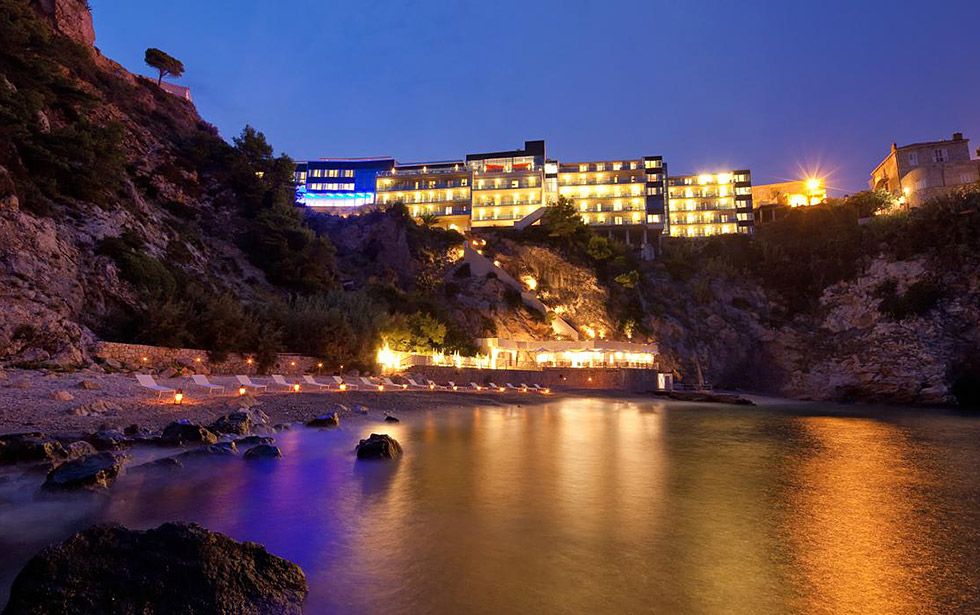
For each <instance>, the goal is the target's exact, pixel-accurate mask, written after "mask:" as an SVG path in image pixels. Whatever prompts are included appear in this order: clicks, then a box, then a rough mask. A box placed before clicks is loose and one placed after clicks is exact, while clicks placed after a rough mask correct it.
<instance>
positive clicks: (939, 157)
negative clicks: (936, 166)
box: [932, 147, 949, 162]
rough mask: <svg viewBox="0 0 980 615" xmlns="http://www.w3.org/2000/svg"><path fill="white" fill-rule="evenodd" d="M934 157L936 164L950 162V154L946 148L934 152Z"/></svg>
mask: <svg viewBox="0 0 980 615" xmlns="http://www.w3.org/2000/svg"><path fill="white" fill-rule="evenodd" d="M932 156H933V159H934V160H935V161H936V162H946V161H947V160H949V153H948V152H947V151H946V148H945V147H942V148H939V149H937V150H933V152H932Z"/></svg>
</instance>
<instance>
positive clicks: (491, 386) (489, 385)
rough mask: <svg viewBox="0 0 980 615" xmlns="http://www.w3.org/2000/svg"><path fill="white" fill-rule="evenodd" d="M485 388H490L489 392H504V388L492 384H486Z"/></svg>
mask: <svg viewBox="0 0 980 615" xmlns="http://www.w3.org/2000/svg"><path fill="white" fill-rule="evenodd" d="M487 386H488V387H489V388H490V390H491V391H503V390H504V387H501V386H497V385H496V384H494V383H492V382H488V383H487Z"/></svg>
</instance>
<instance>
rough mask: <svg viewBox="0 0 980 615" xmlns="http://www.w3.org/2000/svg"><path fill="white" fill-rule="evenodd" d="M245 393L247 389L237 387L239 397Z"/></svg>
mask: <svg viewBox="0 0 980 615" xmlns="http://www.w3.org/2000/svg"><path fill="white" fill-rule="evenodd" d="M246 393H248V389H246V388H245V387H238V395H239V397H241V396H243V395H245V394H246Z"/></svg>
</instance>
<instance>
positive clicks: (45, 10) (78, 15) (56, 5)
mask: <svg viewBox="0 0 980 615" xmlns="http://www.w3.org/2000/svg"><path fill="white" fill-rule="evenodd" d="M31 4H32V5H33V6H34V8H35V9H37V10H38V11H39V12H40V13H41V14H42V15H44V16H45V17H46V18H48V19H49V20H50V21H51V23H52V25H54V27H55V29H57V30H58V31H59V32H61V33H62V34H64V35H65V36H67V37H68V38H70V39H72V40H74V41H75V42H77V43H81V44H82V45H85V46H87V47H91V46H92V45H94V44H95V27H94V26H93V25H92V12H91V11H90V10H89V7H88V2H87V1H86V0H31Z"/></svg>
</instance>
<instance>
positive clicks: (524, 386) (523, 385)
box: [521, 382, 531, 393]
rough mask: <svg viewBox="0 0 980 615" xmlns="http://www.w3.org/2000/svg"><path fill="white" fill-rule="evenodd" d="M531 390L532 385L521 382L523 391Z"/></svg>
mask: <svg viewBox="0 0 980 615" xmlns="http://www.w3.org/2000/svg"><path fill="white" fill-rule="evenodd" d="M530 390H531V387H529V386H527V384H525V383H523V382H522V383H521V393H527V392H528V391H530Z"/></svg>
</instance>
